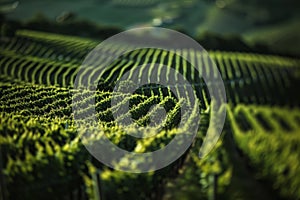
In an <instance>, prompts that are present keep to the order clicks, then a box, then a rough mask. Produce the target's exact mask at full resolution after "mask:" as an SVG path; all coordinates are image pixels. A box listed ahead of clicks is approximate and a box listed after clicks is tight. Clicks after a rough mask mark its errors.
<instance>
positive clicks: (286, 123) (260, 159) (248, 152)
mask: <svg viewBox="0 0 300 200" xmlns="http://www.w3.org/2000/svg"><path fill="white" fill-rule="evenodd" d="M97 44H98V43H97V41H91V40H87V39H82V38H76V37H69V36H62V35H55V34H49V33H40V32H34V31H28V30H20V31H18V32H17V33H16V35H15V36H14V37H12V38H5V39H3V41H2V42H1V43H0V88H1V90H0V113H1V117H0V121H1V123H0V124H1V125H0V147H1V156H2V158H1V159H2V162H1V164H2V166H1V167H2V169H3V170H2V172H3V178H2V179H1V180H2V182H1V185H3V188H4V193H3V198H4V197H5V198H8V199H40V198H43V199H45V198H46V199H47V198H49V199H62V198H66V199H87V198H90V199H97V198H98V196H102V197H105V198H108V199H122V197H124V196H126V198H128V199H130V198H131V199H161V198H162V195H163V191H164V189H165V188H166V184H167V182H172V181H173V180H175V177H176V176H177V174H178V173H179V174H180V176H179V177H182V176H184V177H190V178H188V179H185V178H182V181H183V184H184V185H191V187H194V188H196V192H197V194H199V195H200V196H201V197H203V198H206V197H207V194H208V193H210V191H211V187H212V185H213V183H212V182H211V181H210V180H211V177H212V176H215V175H216V174H217V175H218V177H219V178H218V180H217V183H218V193H219V194H220V195H222V194H224V191H226V188H227V187H228V186H229V185H230V184H231V180H232V179H233V178H234V177H232V176H234V175H233V174H234V173H233V170H235V168H236V167H238V166H235V164H234V162H232V160H230V155H229V154H230V153H231V152H230V151H228V149H227V148H226V145H224V143H226V140H225V141H220V142H219V143H218V145H217V147H216V150H215V151H213V152H212V153H211V154H210V155H209V156H208V158H206V159H203V160H200V159H199V158H198V150H199V148H200V146H201V144H202V141H203V137H204V136H205V133H206V129H207V127H208V124H209V123H212V122H210V115H211V102H210V96H209V94H208V92H207V88H206V84H212V83H213V81H214V79H213V80H212V81H211V82H210V83H204V81H203V80H202V79H201V77H200V75H199V73H197V72H196V71H194V70H193V68H192V67H191V64H193V63H187V62H186V61H185V60H183V59H181V58H178V57H176V55H175V54H174V53H172V52H166V51H162V50H154V49H142V50H140V51H133V52H130V53H128V54H126V55H123V56H121V57H119V58H118V59H117V60H116V61H115V62H114V63H112V64H111V65H110V66H109V68H108V70H107V71H106V73H105V74H104V76H103V77H104V79H103V80H101V81H102V84H100V86H99V87H98V88H97V92H96V93H95V94H94V93H93V94H91V95H90V96H94V97H95V99H96V113H97V114H96V117H97V119H98V122H99V124H101V125H103V126H104V127H105V131H104V132H105V133H99V135H98V136H95V137H100V136H101V135H103V134H106V136H107V137H109V139H110V140H111V141H112V142H113V143H114V144H115V145H118V146H119V147H121V148H123V149H126V150H129V151H135V152H140V153H141V152H150V151H153V150H157V149H159V148H161V147H162V146H163V145H166V144H167V143H168V142H169V141H171V140H172V138H173V137H174V136H175V135H177V134H182V133H184V132H188V131H189V129H188V125H187V126H186V127H185V129H183V130H180V129H177V128H176V125H177V124H178V122H179V121H180V120H181V119H180V117H179V114H180V107H181V106H182V105H183V104H184V103H189V102H186V101H185V100H184V99H177V98H175V97H174V95H172V93H171V92H170V90H169V89H168V87H171V86H166V88H161V87H157V86H156V87H152V86H147V87H144V88H143V89H142V90H138V91H136V93H135V94H134V95H132V96H129V95H128V94H118V95H119V96H118V98H120V99H129V101H130V111H129V113H127V114H128V115H129V114H130V115H131V116H132V117H133V118H134V120H135V121H136V123H137V124H138V125H140V126H145V125H147V124H148V123H149V119H151V115H152V114H153V113H155V110H150V108H151V107H152V106H153V105H155V104H159V105H160V106H162V107H164V108H165V109H166V111H167V123H166V124H167V126H166V127H165V129H163V130H162V131H161V132H159V133H158V134H157V135H156V137H155V138H151V139H137V138H134V137H131V136H128V135H127V134H126V133H125V132H124V131H123V130H122V129H120V127H118V126H117V125H116V124H115V123H114V118H113V116H112V110H113V109H116V108H114V107H111V105H110V100H111V97H112V86H113V84H114V83H115V82H116V80H118V78H119V77H121V76H122V75H123V74H124V73H126V72H127V71H128V70H129V69H131V68H133V67H137V66H139V65H142V64H144V63H149V62H156V63H160V64H165V65H168V66H171V67H172V68H174V69H176V70H177V71H179V72H180V73H181V74H183V75H184V76H185V77H187V79H188V80H189V81H190V83H191V84H192V85H193V87H194V89H195V90H196V91H197V95H198V98H199V101H200V104H199V105H200V113H195V112H193V115H191V116H185V117H187V118H189V119H193V118H195V117H196V116H198V115H201V116H202V117H201V120H202V121H201V126H200V129H199V132H198V134H197V137H196V140H195V143H194V144H193V145H192V147H191V148H190V149H189V151H188V152H186V153H185V154H184V155H182V156H181V157H180V159H178V160H177V161H176V162H174V163H173V164H172V165H171V166H169V167H167V168H164V169H162V170H159V171H158V172H155V173H147V174H128V173H124V172H119V171H114V170H112V169H109V168H107V167H105V166H103V165H102V164H101V163H99V162H98V161H96V160H94V159H93V158H92V157H91V156H90V155H89V154H88V152H87V151H86V150H85V148H84V146H83V145H82V143H81V141H80V137H79V134H80V133H81V132H82V131H84V130H77V129H76V126H75V123H74V119H73V113H72V108H71V103H72V96H73V95H74V94H76V92H77V91H75V90H74V88H73V82H74V80H75V77H76V74H77V72H78V70H79V67H80V65H81V63H82V61H83V59H84V58H85V56H86V55H87V54H88V53H89V52H90V50H92V49H93V48H94V47H95V46H96V45H97ZM128 45H132V44H118V43H116V44H112V45H111V47H110V48H108V49H106V51H105V52H104V53H103V55H102V56H104V57H110V56H114V55H116V52H118V51H120V50H121V49H122V48H126V47H127V46H128ZM174 51H176V49H174ZM181 51H183V53H184V54H186V55H188V56H189V57H190V58H191V59H192V60H194V63H202V64H206V65H205V70H204V71H203V72H200V73H206V74H210V75H211V77H214V74H215V73H216V72H215V71H213V70H212V68H211V64H210V62H209V60H208V58H207V57H205V56H203V55H202V54H201V53H199V52H196V51H193V50H185V49H184V50H181ZM209 55H210V56H211V58H212V59H213V60H214V61H215V63H216V64H217V67H218V69H219V71H220V73H221V75H222V78H223V80H224V84H225V88H226V93H227V100H228V104H229V106H228V118H227V125H226V128H225V130H224V132H225V133H226V134H231V133H232V134H233V136H234V140H235V144H236V146H237V147H238V149H240V150H242V152H243V154H244V155H245V156H246V157H247V158H248V159H249V160H250V163H251V165H253V168H254V173H258V174H260V175H261V176H260V178H261V179H262V180H268V181H271V182H274V185H272V184H271V187H273V188H274V191H277V190H278V194H280V195H281V196H283V197H287V198H299V197H300V193H299V188H300V183H299V182H298V181H297V180H298V179H297V178H295V177H297V174H299V173H298V172H299V171H300V170H299V167H300V165H299V163H298V160H297V159H296V158H297V157H299V156H298V153H297V152H298V147H299V145H298V140H299V137H300V135H299V133H300V127H299V124H300V121H299V119H300V114H299V113H300V112H299V102H300V101H299V100H300V98H299V92H297V91H298V90H297V86H298V85H299V82H300V73H299V72H300V61H299V60H297V59H291V58H284V57H277V56H271V55H258V54H250V53H236V52H210V53H209ZM97 70H98V69H97V68H93V67H92V66H91V67H90V68H86V74H89V75H90V76H95V75H97ZM139 70H140V72H141V73H144V74H146V75H147V74H149V75H150V74H151V71H149V70H144V69H143V68H141V69H139ZM172 87H175V88H176V87H180V86H178V85H173V86H172ZM84 92H87V94H89V93H88V92H89V91H84ZM74 98H75V99H76V96H75V97H74ZM85 101H86V100H80V99H78V103H79V104H84V103H85ZM123 102H124V101H123ZM120 104H122V102H120ZM89 109H90V108H87V109H85V110H83V111H82V112H83V113H85V112H88V111H89ZM287 116H288V117H287ZM121 117H122V116H121ZM190 121H192V120H190ZM131 131H135V130H134V129H133V130H131ZM265 141H272V143H267V142H265ZM266 155H270V156H269V157H268V156H266ZM286 159H288V160H289V161H290V162H288V163H285V162H284V161H285V160H286ZM274 160H276V162H278V166H277V165H274V163H273V162H274ZM117 162H119V163H120V165H122V163H124V161H122V160H118V161H117ZM191 172H193V173H194V174H193V175H192V176H191ZM50 174H51V175H50ZM185 180H186V182H184V181H185ZM174 182H177V181H174ZM141 183H143V184H141ZM24 185H25V187H24ZM231 187H232V186H231ZM278 188H280V189H278ZM167 190H168V189H167ZM65 191H68V192H67V193H66V192H65ZM199 191H201V192H200V193H199ZM173 199H174V198H173Z"/></svg>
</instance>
